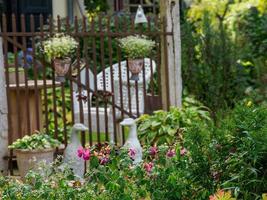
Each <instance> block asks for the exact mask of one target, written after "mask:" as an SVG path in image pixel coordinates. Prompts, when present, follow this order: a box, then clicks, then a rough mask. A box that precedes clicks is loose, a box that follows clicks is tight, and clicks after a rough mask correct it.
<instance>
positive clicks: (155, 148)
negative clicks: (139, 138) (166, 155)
mask: <svg viewBox="0 0 267 200" xmlns="http://www.w3.org/2000/svg"><path fill="white" fill-rule="evenodd" d="M157 153H158V148H157V147H156V146H154V147H150V149H149V154H150V155H151V156H155V155H156V154H157Z"/></svg>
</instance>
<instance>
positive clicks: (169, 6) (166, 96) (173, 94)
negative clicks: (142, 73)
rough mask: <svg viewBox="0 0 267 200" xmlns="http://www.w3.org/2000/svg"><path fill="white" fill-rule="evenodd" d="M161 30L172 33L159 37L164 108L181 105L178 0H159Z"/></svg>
mask: <svg viewBox="0 0 267 200" xmlns="http://www.w3.org/2000/svg"><path fill="white" fill-rule="evenodd" d="M160 17H161V19H163V23H162V26H163V27H162V30H164V31H166V32H172V33H173V34H172V35H164V34H163V35H162V37H161V44H162V45H161V52H162V53H161V62H162V63H161V66H162V67H161V91H162V103H163V108H164V109H165V110H167V109H168V107H169V106H178V107H181V106H182V73H181V34H180V6H179V0H160Z"/></svg>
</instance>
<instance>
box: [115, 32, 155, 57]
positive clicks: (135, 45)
mask: <svg viewBox="0 0 267 200" xmlns="http://www.w3.org/2000/svg"><path fill="white" fill-rule="evenodd" d="M118 41H119V45H120V47H121V48H122V50H123V51H124V53H125V54H126V56H127V58H131V59H137V58H144V57H146V56H149V54H150V53H151V51H152V49H153V48H154V47H155V45H156V43H155V42H154V41H153V40H150V39H147V38H146V37H145V36H132V35H131V36H128V37H125V38H121V39H119V40H118Z"/></svg>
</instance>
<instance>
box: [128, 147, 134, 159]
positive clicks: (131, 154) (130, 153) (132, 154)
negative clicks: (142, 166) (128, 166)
mask: <svg viewBox="0 0 267 200" xmlns="http://www.w3.org/2000/svg"><path fill="white" fill-rule="evenodd" d="M135 154H136V150H135V149H134V148H130V149H129V151H128V155H129V156H130V158H131V159H133V160H134V157H135Z"/></svg>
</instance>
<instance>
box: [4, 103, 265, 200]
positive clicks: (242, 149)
mask: <svg viewBox="0 0 267 200" xmlns="http://www.w3.org/2000/svg"><path fill="white" fill-rule="evenodd" d="M266 122H267V109H266V107H261V106H260V107H258V106H256V105H254V104H253V103H252V102H245V103H241V104H239V105H238V106H236V108H234V110H233V111H228V114H227V116H226V117H219V119H218V125H217V126H215V125H214V124H212V123H211V122H210V121H208V122H207V121H206V120H192V123H191V125H190V126H189V127H187V131H185V132H183V133H182V134H181V137H180V138H178V140H176V141H175V142H174V143H173V144H171V145H167V144H162V145H158V146H151V145H150V144H148V145H144V146H143V150H144V151H143V162H142V163H140V164H137V165H133V161H132V158H131V154H130V151H129V150H128V149H126V148H121V149H118V148H116V147H114V148H111V147H109V146H108V145H107V144H103V145H95V146H92V147H91V148H90V154H89V163H88V165H87V166H88V170H87V173H86V176H85V179H84V181H80V180H75V177H74V175H73V174H72V172H71V170H70V169H68V168H62V166H61V164H60V162H58V161H57V162H56V163H54V164H53V165H52V166H43V167H40V168H39V169H40V171H35V172H30V173H29V174H28V176H27V180H26V182H25V183H21V182H18V181H14V180H12V179H7V178H0V194H1V197H2V199H36V198H37V197H38V199H54V198H57V199H92V198H94V199H107V200H108V199H163V200H164V199H188V200H189V199H198V200H206V199H208V198H210V199H261V197H264V198H265V195H262V194H263V193H266V187H267V173H266V169H267V167H266V166H267V163H266V160H267V147H266V142H267V131H266V130H267V123H266ZM131 153H132V152H131ZM81 159H82V158H81ZM60 166H61V167H60ZM264 198H263V199H264Z"/></svg>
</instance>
